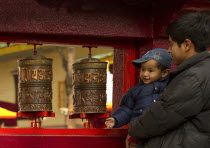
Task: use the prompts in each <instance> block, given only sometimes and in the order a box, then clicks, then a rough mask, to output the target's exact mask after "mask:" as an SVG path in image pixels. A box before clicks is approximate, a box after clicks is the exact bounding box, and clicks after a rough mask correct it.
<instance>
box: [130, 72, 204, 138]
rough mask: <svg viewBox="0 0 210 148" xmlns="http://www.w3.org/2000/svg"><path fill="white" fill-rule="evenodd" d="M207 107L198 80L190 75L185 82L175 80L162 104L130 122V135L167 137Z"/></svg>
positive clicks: (166, 92) (184, 79)
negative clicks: (171, 131)
mask: <svg viewBox="0 0 210 148" xmlns="http://www.w3.org/2000/svg"><path fill="white" fill-rule="evenodd" d="M203 106H204V101H203V97H202V93H201V89H200V83H199V81H198V79H197V78H196V77H195V76H193V75H187V76H185V77H182V81H181V80H180V79H177V80H175V81H172V82H171V83H170V84H169V86H168V87H167V88H166V89H165V91H164V92H163V93H162V94H161V95H160V99H159V101H157V102H155V103H153V104H152V106H151V107H150V108H149V109H148V110H147V111H145V113H144V114H143V115H142V116H141V117H139V118H137V120H134V121H132V122H131V123H130V126H129V129H128V132H129V134H130V135H131V136H132V137H134V138H137V139H145V138H149V137H153V136H159V135H163V134H165V133H167V131H169V130H173V129H175V128H177V127H178V126H179V125H181V124H183V123H184V122H185V121H186V120H187V119H189V118H192V117H193V116H195V115H197V114H198V113H199V112H200V111H201V109H202V107H203Z"/></svg>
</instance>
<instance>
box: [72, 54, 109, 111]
mask: <svg viewBox="0 0 210 148" xmlns="http://www.w3.org/2000/svg"><path fill="white" fill-rule="evenodd" d="M106 69H107V62H100V60H99V59H96V58H91V56H89V58H86V59H83V60H81V61H80V62H79V63H75V64H73V111H74V113H105V112H106Z"/></svg>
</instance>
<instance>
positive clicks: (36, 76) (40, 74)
mask: <svg viewBox="0 0 210 148" xmlns="http://www.w3.org/2000/svg"><path fill="white" fill-rule="evenodd" d="M18 100H19V104H18V106H19V111H20V112H34V111H52V59H48V58H45V57H44V56H37V55H34V56H31V57H27V58H25V59H21V60H19V61H18Z"/></svg>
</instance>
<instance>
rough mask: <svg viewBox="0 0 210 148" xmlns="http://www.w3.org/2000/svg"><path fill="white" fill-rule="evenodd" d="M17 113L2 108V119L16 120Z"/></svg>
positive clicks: (0, 116) (0, 114)
mask: <svg viewBox="0 0 210 148" xmlns="http://www.w3.org/2000/svg"><path fill="white" fill-rule="evenodd" d="M16 117H17V113H16V112H13V111H10V110H7V109H5V108H2V107H0V119H7V118H8V119H11V118H16Z"/></svg>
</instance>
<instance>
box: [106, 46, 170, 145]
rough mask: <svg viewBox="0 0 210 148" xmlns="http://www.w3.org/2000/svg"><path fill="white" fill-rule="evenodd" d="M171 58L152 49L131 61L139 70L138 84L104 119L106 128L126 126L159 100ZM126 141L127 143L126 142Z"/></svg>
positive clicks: (165, 52) (161, 50)
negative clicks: (113, 111)
mask: <svg viewBox="0 0 210 148" xmlns="http://www.w3.org/2000/svg"><path fill="white" fill-rule="evenodd" d="M171 62H172V56H171V54H170V53H168V52H167V51H166V50H165V49H160V48H157V49H153V50H151V51H148V52H147V53H146V54H145V55H144V56H143V57H142V58H140V59H137V60H134V61H132V64H133V65H134V66H135V67H137V68H141V71H140V82H139V83H138V84H137V85H135V86H133V87H131V88H130V89H129V90H128V91H127V92H126V94H125V95H124V96H123V97H122V100H121V103H120V108H119V109H118V110H116V111H115V113H114V114H113V115H112V116H111V117H109V118H107V119H106V121H105V124H106V126H107V127H108V128H113V127H115V128H118V127H121V126H123V125H126V124H128V123H129V122H130V121H132V120H135V119H136V118H137V117H139V116H141V115H142V114H143V112H144V111H145V110H146V109H147V108H148V107H149V106H150V105H151V104H152V103H153V102H156V101H157V100H158V98H159V95H160V93H161V92H162V91H163V90H164V88H165V87H166V85H167V82H168V77H167V76H168V74H169V69H170V67H171ZM127 139H128V141H129V142H128V141H127ZM127 139H126V147H127V146H128V145H127V143H130V144H131V143H132V142H134V143H135V142H136V141H135V140H134V139H133V138H129V135H128V137H127Z"/></svg>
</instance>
